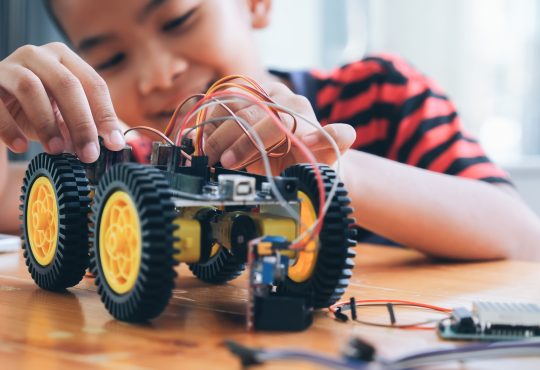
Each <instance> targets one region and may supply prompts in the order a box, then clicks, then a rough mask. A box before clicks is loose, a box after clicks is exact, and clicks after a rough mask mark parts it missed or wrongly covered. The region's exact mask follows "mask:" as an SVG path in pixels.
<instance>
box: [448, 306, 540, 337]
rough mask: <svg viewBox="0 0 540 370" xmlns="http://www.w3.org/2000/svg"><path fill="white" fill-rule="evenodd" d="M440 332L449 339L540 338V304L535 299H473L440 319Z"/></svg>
mask: <svg viewBox="0 0 540 370" xmlns="http://www.w3.org/2000/svg"><path fill="white" fill-rule="evenodd" d="M438 334H439V336H440V337H441V338H443V339H449V340H475V341H512V340H523V339H529V338H530V339H533V338H540V306H538V305H536V304H533V303H499V302H474V303H473V309H472V311H470V310H469V309H467V308H463V307H461V308H456V309H454V310H453V311H452V316H451V318H449V319H447V320H443V321H441V323H440V324H439V325H438Z"/></svg>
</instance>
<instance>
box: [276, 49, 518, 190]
mask: <svg viewBox="0 0 540 370" xmlns="http://www.w3.org/2000/svg"><path fill="white" fill-rule="evenodd" d="M275 73H276V74H277V75H278V76H280V77H282V78H285V79H288V80H289V81H290V82H291V83H292V85H293V90H295V92H296V93H297V94H300V95H304V96H306V97H307V98H308V99H309V100H310V102H311V104H312V106H313V108H314V110H315V114H316V116H317V118H318V120H319V122H321V124H322V125H323V126H324V125H326V124H329V123H332V122H340V123H347V124H350V125H351V126H353V127H354V128H355V130H356V141H355V142H354V144H353V148H354V149H357V150H361V151H363V152H367V153H370V154H374V155H377V156H380V157H385V158H388V159H391V160H394V161H398V162H401V163H405V164H409V165H412V166H415V167H419V168H424V169H427V170H430V171H435V172H440V173H446V174H449V175H456V176H461V177H467V178H471V179H478V180H482V181H486V182H490V183H508V184H510V180H509V178H508V175H507V174H506V173H505V172H504V171H502V170H501V169H500V168H499V167H497V166H496V165H495V164H494V163H493V162H491V161H490V160H489V159H488V158H487V157H486V154H485V152H484V150H483V149H482V147H481V146H480V145H479V143H478V142H477V141H476V140H475V139H474V138H472V137H471V136H470V135H469V134H467V133H466V131H465V130H464V129H463V126H462V122H461V119H460V117H459V115H458V114H457V112H456V108H455V106H454V104H453V103H452V102H451V101H450V100H449V99H448V98H447V97H446V95H445V94H444V93H443V92H442V90H441V89H440V88H439V87H438V86H437V85H436V84H435V83H434V82H433V81H431V80H429V79H428V78H426V77H425V76H423V75H422V74H420V73H419V72H417V71H416V70H415V69H413V68H412V67H411V66H410V65H408V64H407V63H406V62H404V61H403V60H402V59H400V58H397V57H395V56H388V55H383V56H374V57H368V58H365V59H363V60H361V61H359V62H356V63H351V64H348V65H345V66H343V67H341V68H337V69H335V70H333V71H331V72H320V71H309V72H292V73H283V72H275Z"/></svg>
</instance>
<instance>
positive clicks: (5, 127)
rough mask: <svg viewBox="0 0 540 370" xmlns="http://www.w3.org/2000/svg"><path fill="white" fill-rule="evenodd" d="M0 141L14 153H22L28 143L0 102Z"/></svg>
mask: <svg viewBox="0 0 540 370" xmlns="http://www.w3.org/2000/svg"><path fill="white" fill-rule="evenodd" d="M0 141H3V142H4V143H6V145H7V146H8V147H9V149H10V150H11V151H13V152H15V153H22V152H24V151H25V150H26V149H27V147H28V142H27V140H26V137H25V136H24V134H23V133H22V131H21V130H20V129H19V128H18V127H17V123H16V122H15V120H14V119H13V117H11V114H10V113H9V111H8V110H7V108H6V106H5V105H4V103H3V102H2V100H0Z"/></svg>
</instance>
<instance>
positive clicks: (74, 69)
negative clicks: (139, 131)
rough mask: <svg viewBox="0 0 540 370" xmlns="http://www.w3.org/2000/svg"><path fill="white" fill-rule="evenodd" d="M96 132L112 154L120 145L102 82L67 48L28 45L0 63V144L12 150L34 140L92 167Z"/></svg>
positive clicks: (106, 92)
mask: <svg viewBox="0 0 540 370" xmlns="http://www.w3.org/2000/svg"><path fill="white" fill-rule="evenodd" d="M98 133H99V135H101V136H102V137H103V138H104V141H105V145H106V146H107V147H108V148H109V149H111V150H119V149H121V148H122V147H123V146H124V145H125V141H124V138H123V135H122V132H121V131H120V127H119V123H118V119H117V117H116V113H115V111H114V108H113V105H112V102H111V98H110V96H109V90H108V88H107V85H106V84H105V81H104V80H103V79H102V78H101V77H100V76H99V75H98V73H97V72H96V71H94V69H92V67H90V66H89V65H88V64H87V63H86V62H84V61H83V60H82V59H81V58H80V57H79V56H77V54H75V53H74V52H73V51H72V50H70V49H69V48H68V47H67V46H66V45H64V44H62V43H51V44H47V45H44V46H40V47H37V46H31V45H27V46H23V47H21V48H19V49H17V50H16V51H15V52H14V53H13V54H11V55H10V56H8V57H7V58H5V59H4V60H2V61H0V140H1V141H3V142H5V143H6V144H7V145H8V146H9V148H10V149H11V150H12V151H14V152H24V151H25V150H26V149H27V139H37V140H39V141H40V142H41V143H42V144H43V146H44V148H45V150H46V151H47V152H48V153H50V154H59V153H62V152H64V151H70V150H74V151H75V152H76V153H77V155H78V157H79V158H80V159H81V160H82V161H84V162H93V161H95V160H96V159H97V158H98V155H99V145H98Z"/></svg>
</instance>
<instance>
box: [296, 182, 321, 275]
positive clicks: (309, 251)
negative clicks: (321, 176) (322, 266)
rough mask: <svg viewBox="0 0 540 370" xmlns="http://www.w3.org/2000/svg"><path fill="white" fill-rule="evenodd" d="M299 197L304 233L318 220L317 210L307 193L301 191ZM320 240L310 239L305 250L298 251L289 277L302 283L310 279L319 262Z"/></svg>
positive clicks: (301, 230) (307, 237)
mask: <svg viewBox="0 0 540 370" xmlns="http://www.w3.org/2000/svg"><path fill="white" fill-rule="evenodd" d="M298 198H299V199H300V200H301V202H300V225H299V234H298V235H302V233H303V232H304V231H306V230H307V228H309V227H310V226H311V225H313V223H314V222H315V221H316V220H317V212H316V211H315V207H313V203H312V202H311V200H310V199H309V197H308V196H307V194H306V193H304V192H302V191H299V192H298ZM309 238H310V236H309V235H308V236H306V238H305V239H304V241H307V240H309ZM318 242H319V240H318V238H315V239H313V240H311V241H309V242H308V243H307V244H306V246H305V249H304V251H302V252H299V253H298V257H297V258H296V261H295V262H294V264H293V265H292V266H290V267H289V278H290V279H291V280H293V281H295V282H297V283H302V282H304V281H306V280H308V279H309V278H310V277H311V275H312V274H313V270H314V269H315V264H316V263H317V254H318V252H317V244H318Z"/></svg>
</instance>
